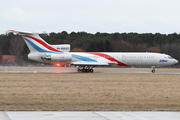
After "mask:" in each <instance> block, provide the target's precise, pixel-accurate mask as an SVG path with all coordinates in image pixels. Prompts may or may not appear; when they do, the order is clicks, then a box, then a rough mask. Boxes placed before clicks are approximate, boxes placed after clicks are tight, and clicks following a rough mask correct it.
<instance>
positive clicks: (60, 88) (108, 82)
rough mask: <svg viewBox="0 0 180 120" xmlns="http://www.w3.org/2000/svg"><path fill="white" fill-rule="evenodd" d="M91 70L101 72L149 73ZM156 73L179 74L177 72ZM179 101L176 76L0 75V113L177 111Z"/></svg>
mask: <svg viewBox="0 0 180 120" xmlns="http://www.w3.org/2000/svg"><path fill="white" fill-rule="evenodd" d="M3 69H4V68H0V70H3ZM6 69H7V68H6ZM9 69H12V68H9ZM13 69H15V68H14V67H13ZM17 69H19V70H20V69H22V68H17ZM29 69H32V70H33V69H36V68H29ZM40 69H42V68H39V70H40ZM43 69H44V68H43ZM66 69H74V68H66ZM36 70H37V69H36ZM95 70H96V71H101V72H102V71H109V70H111V71H113V70H115V71H123V70H124V71H127V70H129V71H133V70H134V71H137V70H139V71H150V70H151V69H146V68H145V69H141V68H125V69H121V68H119V69H118V68H114V69H112V68H110V69H108V68H96V69H95ZM157 71H170V72H173V71H176V72H179V71H180V69H157ZM179 100H180V75H177V74H174V75H173V74H117V73H108V74H101V73H94V74H88V73H80V74H79V73H63V74H45V73H41V74H31V73H29V74H20V73H19V74H18V73H0V110H94V111H95V110H170V111H171V110H172V111H174V110H178V111H179V110H180V101H179Z"/></svg>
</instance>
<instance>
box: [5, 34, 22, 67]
mask: <svg viewBox="0 0 180 120" xmlns="http://www.w3.org/2000/svg"><path fill="white" fill-rule="evenodd" d="M24 46H25V43H24V41H23V39H22V37H21V36H19V35H17V36H14V37H12V38H11V40H10V48H9V52H10V53H11V54H12V55H15V56H16V63H18V64H21V63H22V52H23V50H24Z"/></svg>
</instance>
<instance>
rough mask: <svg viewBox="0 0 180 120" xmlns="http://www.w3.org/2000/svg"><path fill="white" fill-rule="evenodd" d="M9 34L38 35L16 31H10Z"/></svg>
mask: <svg viewBox="0 0 180 120" xmlns="http://www.w3.org/2000/svg"><path fill="white" fill-rule="evenodd" d="M7 32H8V33H16V34H21V35H34V34H38V33H27V32H20V31H15V30H8V31H7Z"/></svg>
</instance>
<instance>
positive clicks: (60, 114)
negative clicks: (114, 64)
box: [0, 111, 180, 120]
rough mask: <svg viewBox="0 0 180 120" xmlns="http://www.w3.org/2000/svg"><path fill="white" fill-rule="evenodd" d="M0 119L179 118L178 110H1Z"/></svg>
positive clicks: (142, 119) (171, 119) (157, 119)
mask: <svg viewBox="0 0 180 120" xmlns="http://www.w3.org/2000/svg"><path fill="white" fill-rule="evenodd" d="M0 120H180V112H150V111H147V112H144V111H138V112H130V111H114V112H112V111H110V112H109V111H94V112H92V111H78V112H76V111H70V112H69V111H37V112H36V111H1V112H0Z"/></svg>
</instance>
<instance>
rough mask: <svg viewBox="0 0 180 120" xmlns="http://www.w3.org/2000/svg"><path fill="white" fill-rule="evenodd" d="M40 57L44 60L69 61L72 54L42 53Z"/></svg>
mask: <svg viewBox="0 0 180 120" xmlns="http://www.w3.org/2000/svg"><path fill="white" fill-rule="evenodd" d="M41 58H42V59H44V60H45V61H46V60H58V61H70V60H72V56H71V55H70V54H50V55H46V54H44V56H43V57H41Z"/></svg>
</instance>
